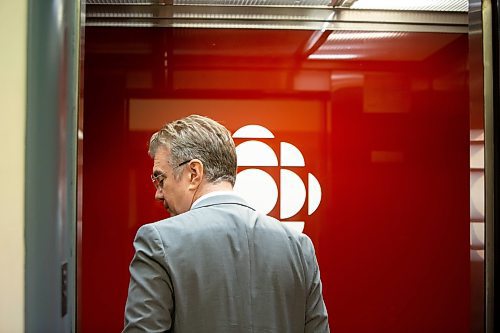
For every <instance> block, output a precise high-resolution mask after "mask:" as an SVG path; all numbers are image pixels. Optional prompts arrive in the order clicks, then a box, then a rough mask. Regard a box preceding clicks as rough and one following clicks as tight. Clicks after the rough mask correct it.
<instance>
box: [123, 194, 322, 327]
mask: <svg viewBox="0 0 500 333" xmlns="http://www.w3.org/2000/svg"><path fill="white" fill-rule="evenodd" d="M134 247H135V251H136V252H135V256H134V258H133V259H132V262H131V264H130V286H129V291H128V299H127V304H126V307H125V328H124V331H123V332H129V333H130V332H178V333H182V332H196V333H198V332H210V333H212V332H214V333H218V332H222V333H224V332H329V327H328V316H327V311H326V307H325V304H324V302H323V296H322V292H321V281H320V275H319V269H318V264H317V261H316V256H315V253H314V247H313V245H312V242H311V240H310V239H309V238H308V237H307V236H306V235H304V234H299V233H297V232H295V231H292V230H290V229H289V228H287V227H286V226H285V225H283V224H282V223H280V222H279V221H277V220H275V219H273V218H271V217H269V216H266V215H263V214H261V213H259V212H257V211H255V210H254V209H253V208H251V207H250V206H249V205H248V204H247V203H246V202H245V201H244V200H243V199H242V198H240V197H239V196H237V195H228V194H224V195H217V196H213V197H208V198H206V199H203V200H201V201H200V202H199V203H197V204H196V205H195V206H193V208H192V209H191V210H190V211H188V212H186V213H184V214H181V215H177V216H175V217H172V218H169V219H166V220H163V221H159V222H156V223H152V224H146V225H144V226H142V227H141V228H140V229H139V230H138V232H137V235H136V238H135V241H134Z"/></svg>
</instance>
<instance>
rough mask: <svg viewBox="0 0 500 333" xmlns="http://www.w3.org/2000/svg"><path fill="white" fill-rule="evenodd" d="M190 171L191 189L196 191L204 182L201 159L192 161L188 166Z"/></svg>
mask: <svg viewBox="0 0 500 333" xmlns="http://www.w3.org/2000/svg"><path fill="white" fill-rule="evenodd" d="M188 171H189V189H190V190H196V189H197V188H198V187H199V186H200V184H201V182H202V181H203V175H204V171H205V169H204V166H203V162H202V161H200V160H199V159H197V158H195V159H192V160H191V161H190V162H189V164H188Z"/></svg>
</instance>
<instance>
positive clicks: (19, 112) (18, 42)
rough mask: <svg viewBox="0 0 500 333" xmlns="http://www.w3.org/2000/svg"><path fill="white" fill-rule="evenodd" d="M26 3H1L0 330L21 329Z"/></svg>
mask: <svg viewBox="0 0 500 333" xmlns="http://www.w3.org/2000/svg"><path fill="white" fill-rule="evenodd" d="M27 15H28V11H27V0H15V1H10V0H0V48H1V50H2V51H1V52H0V332H9V333H10V332H12V333H14V332H23V331H24V254H25V251H24V153H25V119H26V45H27Z"/></svg>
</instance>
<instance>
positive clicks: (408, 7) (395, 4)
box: [349, 0, 469, 13]
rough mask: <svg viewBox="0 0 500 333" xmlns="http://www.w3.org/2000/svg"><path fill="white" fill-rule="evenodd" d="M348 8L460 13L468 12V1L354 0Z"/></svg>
mask: <svg viewBox="0 0 500 333" xmlns="http://www.w3.org/2000/svg"><path fill="white" fill-rule="evenodd" d="M349 8H352V9H377V10H402V11H433V12H436V11H437V12H462V13H467V12H468V10H469V1H468V0H439V1H436V0H377V1H374V0H356V1H354V2H353V3H352V4H351V5H350V6H349Z"/></svg>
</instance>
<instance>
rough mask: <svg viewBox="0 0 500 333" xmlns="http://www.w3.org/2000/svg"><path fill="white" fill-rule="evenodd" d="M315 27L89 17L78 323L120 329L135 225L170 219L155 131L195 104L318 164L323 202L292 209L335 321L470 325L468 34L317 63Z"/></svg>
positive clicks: (413, 328) (361, 49) (427, 328)
mask: <svg viewBox="0 0 500 333" xmlns="http://www.w3.org/2000/svg"><path fill="white" fill-rule="evenodd" d="M311 35H312V32H310V31H263V30H210V29H200V30H196V29H191V30H187V29H185V30H182V29H178V30H174V29H145V28H144V29H111V28H105V29H98V28H87V31H86V35H85V38H86V45H85V72H84V78H85V85H84V127H83V133H84V138H83V212H82V231H81V244H80V246H81V265H80V267H79V270H80V271H79V276H80V281H79V285H80V290H79V295H80V297H79V300H78V322H79V324H78V325H79V328H80V330H79V331H80V332H89V333H90V332H104V331H106V332H116V331H119V330H120V329H121V327H122V324H123V309H124V304H125V300H126V296H127V287H128V280H129V274H128V265H129V262H130V260H131V258H132V255H133V247H132V240H133V237H134V235H135V232H136V230H137V229H138V228H139V226H140V225H142V224H144V223H148V222H152V221H156V220H159V219H163V218H165V217H167V213H166V212H164V211H163V209H162V207H161V205H160V204H159V203H156V202H155V201H154V198H153V196H154V187H153V185H152V184H151V183H150V180H149V174H150V173H151V167H152V162H151V160H150V158H149V156H148V155H147V142H148V139H149V136H150V135H151V133H152V132H154V131H155V130H156V129H158V128H159V127H161V125H162V124H163V123H165V122H167V121H170V120H173V119H176V118H179V117H181V116H184V115H188V114H191V113H197V114H203V115H207V116H211V117H213V118H214V119H216V120H219V121H221V122H223V123H224V124H225V125H226V126H227V127H228V128H229V129H230V130H232V131H234V130H236V129H238V128H239V127H241V126H243V125H246V124H259V125H262V126H265V127H267V128H268V129H270V130H271V131H272V132H273V133H274V135H275V139H272V140H268V141H266V143H268V144H269V145H270V146H271V147H272V148H273V149H274V150H275V151H276V152H277V153H279V142H282V141H284V142H289V143H292V144H294V145H295V146H297V147H298V148H299V149H300V150H301V151H302V153H303V155H304V159H305V164H306V166H305V167H304V168H288V169H290V170H293V171H295V172H296V173H297V174H298V175H299V176H300V177H301V178H302V179H303V180H304V182H305V184H307V173H308V172H310V173H312V174H314V175H315V177H316V178H317V179H318V180H319V182H320V183H321V186H322V201H321V204H320V206H319V208H318V209H317V211H316V212H314V213H313V214H312V215H311V216H308V215H307V208H306V207H305V208H303V209H302V210H301V211H300V212H299V213H298V214H297V216H294V217H293V218H290V219H289V220H305V221H306V227H305V230H304V232H305V233H307V234H308V235H310V237H311V238H312V240H313V242H314V244H315V247H316V250H317V255H318V260H319V263H320V269H321V274H322V280H323V285H324V297H325V301H326V304H327V307H328V311H329V314H330V324H331V327H332V329H333V331H334V332H337V333H342V332H345V333H352V332H356V333H362V332H384V333H389V332H394V333H399V332H419V333H420V332H468V331H469V287H470V286H469V267H470V261H469V110H468V82H467V75H466V74H467V73H466V67H467V66H466V61H467V59H466V54H467V36H466V35H450V34H431V33H425V34H424V33H408V34H405V35H403V36H402V37H401V36H400V37H398V38H397V39H394V40H392V41H390V40H389V41H387V40H385V41H384V40H368V39H366V40H359V39H358V40H352V41H351V42H350V43H351V44H352V45H351V46H352V48H353V49H356V50H358V56H359V57H358V58H357V59H351V60H310V59H308V55H309V53H310V52H309V53H308V52H307V51H302V50H303V49H304V46H305V45H307V41H308V39H309V38H310V37H311ZM391 48H392V49H391ZM422 48H423V51H422ZM412 49H415V50H418V52H412ZM370 50H372V51H370ZM373 50H376V52H373ZM398 50H401V53H398ZM382 51H383V52H382ZM313 52H314V51H313ZM417 53H418V54H417ZM400 54H401V56H400ZM236 142H237V143H240V142H241V140H236ZM278 156H279V155H278ZM242 169H243V168H242ZM262 169H263V170H266V171H268V172H269V173H270V174H271V175H273V177H274V178H275V180H276V182H277V184H279V168H278V167H266V168H262ZM306 206H307V205H306ZM271 214H272V215H275V216H278V214H279V204H278V205H277V207H275V209H273V211H272V212H271Z"/></svg>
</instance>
